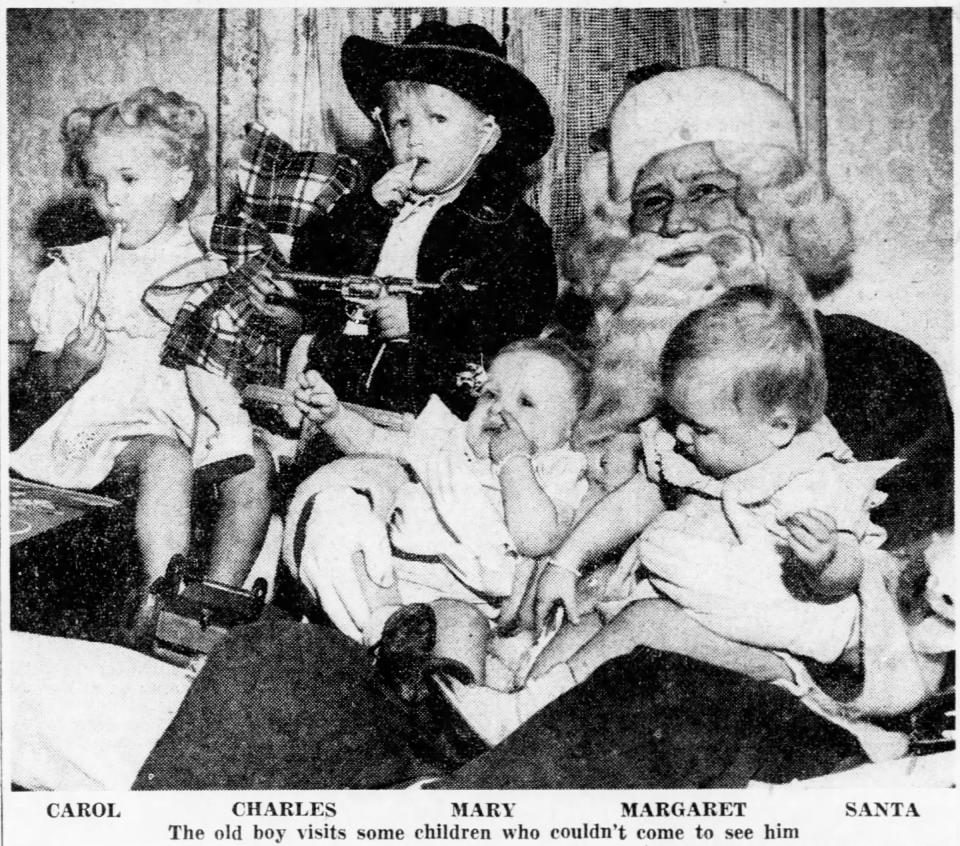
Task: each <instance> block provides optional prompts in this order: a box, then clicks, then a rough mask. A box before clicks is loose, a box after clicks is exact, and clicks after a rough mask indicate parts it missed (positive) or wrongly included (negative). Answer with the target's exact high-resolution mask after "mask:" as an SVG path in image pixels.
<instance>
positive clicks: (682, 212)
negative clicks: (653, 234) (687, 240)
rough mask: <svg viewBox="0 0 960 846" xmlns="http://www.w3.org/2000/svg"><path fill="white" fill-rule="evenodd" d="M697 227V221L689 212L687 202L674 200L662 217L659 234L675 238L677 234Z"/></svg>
mask: <svg viewBox="0 0 960 846" xmlns="http://www.w3.org/2000/svg"><path fill="white" fill-rule="evenodd" d="M699 228H700V227H699V223H698V222H697V220H696V219H695V218H694V217H693V216H692V215H691V214H690V209H689V208H688V206H687V204H686V203H685V202H684V201H683V200H675V201H674V203H673V205H672V206H670V211H669V212H667V216H666V217H665V218H664V219H663V226H662V227H661V229H660V234H661V235H663V236H664V237H665V238H676V237H677V236H678V235H684V234H686V233H688V232H696V231H697V229H699Z"/></svg>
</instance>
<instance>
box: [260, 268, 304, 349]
mask: <svg viewBox="0 0 960 846" xmlns="http://www.w3.org/2000/svg"><path fill="white" fill-rule="evenodd" d="M247 293H248V295H249V297H250V303H251V304H252V305H253V307H254V308H255V309H256V310H257V311H259V312H260V313H261V314H263V315H265V316H266V317H269V318H270V319H271V320H272V321H274V322H275V323H277V324H279V326H280V327H281V328H283V329H285V330H287V331H289V332H290V333H292V334H293V333H299V332H300V328H301V324H302V320H301V318H300V315H299V314H298V313H297V312H296V310H294V309H292V308H288V307H287V306H285V305H272V304H270V303H268V302H267V297H269V296H275V295H279V296H281V297H285V298H287V299H295V298H296V296H297V292H296V291H295V290H294V288H293V286H292V285H290V284H289V283H288V282H283V281H281V280H279V279H275V278H274V277H273V275H272V274H270V273H268V272H267V271H264V272H262V273H255V274H253V275H252V276H251V278H250V280H249V286H248V289H247Z"/></svg>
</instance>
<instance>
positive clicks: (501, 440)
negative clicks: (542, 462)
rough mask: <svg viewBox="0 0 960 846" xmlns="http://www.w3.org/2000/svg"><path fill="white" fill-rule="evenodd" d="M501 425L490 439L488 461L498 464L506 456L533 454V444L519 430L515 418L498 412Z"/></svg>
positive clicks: (524, 433) (507, 413)
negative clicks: (501, 421)
mask: <svg viewBox="0 0 960 846" xmlns="http://www.w3.org/2000/svg"><path fill="white" fill-rule="evenodd" d="M500 419H501V420H503V425H502V426H501V427H500V428H499V429H498V430H497V431H496V432H494V434H493V436H492V437H491V438H490V460H491V461H492V462H493V463H494V464H499V463H500V462H501V461H503V460H504V459H505V458H506V457H507V456H508V455H514V454H521V455H530V456H532V455H533V453H534V448H533V442H532V441H531V440H530V439H529V438H528V437H527V435H526V432H524V431H523V429H521V428H520V424H519V423H518V422H517V418H516V417H514V416H513V415H512V414H510V413H509V412H506V411H501V412H500Z"/></svg>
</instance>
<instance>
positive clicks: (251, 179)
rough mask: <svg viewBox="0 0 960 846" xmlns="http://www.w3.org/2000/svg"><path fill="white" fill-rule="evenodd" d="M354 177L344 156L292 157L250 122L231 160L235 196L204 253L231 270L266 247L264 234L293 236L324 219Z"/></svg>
mask: <svg viewBox="0 0 960 846" xmlns="http://www.w3.org/2000/svg"><path fill="white" fill-rule="evenodd" d="M360 178H361V173H360V167H359V165H358V164H357V162H356V161H355V160H353V159H351V158H350V157H349V156H343V155H338V154H336V153H311V152H297V151H296V150H294V149H293V147H291V146H290V145H289V144H288V143H287V142H286V141H283V140H282V139H281V138H278V137H277V136H276V135H274V134H273V133H271V132H270V131H268V130H267V129H266V127H264V126H263V125H261V124H259V123H252V124H250V125H249V126H248V127H247V137H246V138H245V139H244V142H243V147H242V148H241V150H240V156H239V158H238V161H237V187H238V188H239V194H238V196H237V197H236V198H235V199H234V201H233V202H232V203H231V205H230V208H229V209H228V210H227V211H226V212H222V213H220V214H218V215H217V217H216V219H215V220H214V225H213V231H212V233H211V235H210V249H211V250H213V252H215V253H218V254H219V255H222V256H223V257H224V258H225V259H227V261H228V262H229V263H230V265H231V266H236V265H239V264H243V263H244V262H245V261H247V260H248V259H250V258H252V257H253V256H255V255H256V254H257V253H260V252H261V251H263V250H264V249H265V248H269V247H271V246H272V242H271V241H270V238H269V234H270V233H277V234H282V235H293V234H294V233H295V232H296V230H297V229H299V228H300V227H301V226H303V224H304V223H306V222H307V221H308V220H309V219H310V218H311V216H313V215H315V214H317V215H325V214H327V213H328V212H329V211H330V209H331V208H333V206H334V205H335V204H336V203H337V201H338V200H340V199H341V198H342V197H343V196H345V195H346V194H349V193H351V192H352V191H353V190H354V189H355V188H356V187H357V185H358V183H359V182H360ZM278 255H279V254H278Z"/></svg>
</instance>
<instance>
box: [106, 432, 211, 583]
mask: <svg viewBox="0 0 960 846" xmlns="http://www.w3.org/2000/svg"><path fill="white" fill-rule="evenodd" d="M117 466H118V469H119V470H120V471H121V472H124V471H126V472H132V473H134V474H135V475H136V477H137V504H136V531H137V543H138V545H139V547H140V556H141V558H142V559H143V568H144V571H145V573H144V575H145V577H146V579H147V584H150V583H152V582H153V580H154V579H156V578H157V577H159V576H162V575H163V574H164V573H165V572H166V569H167V564H168V563H169V561H170V559H171V558H172V557H173V556H174V555H177V554H178V553H179V554H186V552H187V549H188V547H189V546H190V517H191V515H190V505H191V498H192V495H193V466H192V463H191V460H190V454H189V453H188V452H187V449H186V447H185V446H184V445H183V444H181V443H180V442H179V441H177V440H175V439H173V438H166V437H161V436H156V437H153V436H151V437H143V438H137V439H135V440H133V441H131V442H130V444H129V445H128V446H127V447H126V449H125V450H124V451H123V452H122V453H121V454H120V456H119V458H118V460H117Z"/></svg>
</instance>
